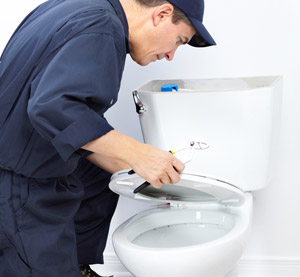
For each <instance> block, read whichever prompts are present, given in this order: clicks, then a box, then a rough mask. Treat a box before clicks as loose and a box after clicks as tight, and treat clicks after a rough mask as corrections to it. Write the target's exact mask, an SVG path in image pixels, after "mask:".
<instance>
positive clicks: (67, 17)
mask: <svg viewBox="0 0 300 277" xmlns="http://www.w3.org/2000/svg"><path fill="white" fill-rule="evenodd" d="M203 10H204V4H203V0H194V1H191V0H170V1H169V2H167V1H162V0H156V1H155V0H154V1H149V0H121V1H120V2H119V1H118V0H88V1H83V0H49V1H47V2H45V3H44V4H42V5H40V6H39V7H38V8H36V9H35V10H34V11H33V12H31V13H30V14H29V15H28V16H27V17H26V18H25V19H24V20H23V22H22V23H21V24H20V26H19V27H18V29H17V30H16V31H15V33H14V34H13V36H12V38H11V39H10V41H9V43H8V45H7V47H6V48H5V50H4V52H3V54H2V57H1V64H0V153H1V154H0V276H10V277H19V276H22V277H23V276H34V277H35V276H43V277H47V276H50V277H57V276H66V277H75V276H99V275H97V274H96V273H95V272H93V271H92V270H91V269H90V268H89V266H88V265H89V264H92V263H103V256H102V253H103V251H104V248H105V244H106V238H107V233H108V229H109V224H110V220H111V217H112V215H113V213H114V210H115V207H116V204H117V200H118V197H117V196H116V195H115V194H113V193H112V192H111V191H110V190H109V189H108V183H109V179H110V176H111V173H113V172H116V171H118V170H121V169H126V168H132V169H133V170H134V171H135V172H136V173H137V174H139V175H140V176H141V177H143V178H144V179H145V180H147V181H149V182H150V183H151V184H152V185H153V186H155V187H157V188H159V187H160V186H161V185H162V184H170V183H171V184H173V183H176V182H178V181H179V179H180V177H179V173H180V172H181V171H182V170H183V168H184V165H183V163H182V162H181V161H179V160H178V159H176V158H175V157H174V156H173V155H171V154H170V153H168V152H166V151H161V150H159V149H157V148H155V147H152V146H150V145H147V144H143V143H140V142H138V141H136V140H134V139H132V138H129V137H127V136H125V135H123V134H121V133H119V132H117V131H116V130H114V129H113V127H112V126H110V125H109V123H108V122H107V121H106V120H105V118H104V116H103V114H104V113H105V111H106V110H107V109H108V108H110V107H111V106H112V105H113V104H114V103H115V102H116V101H117V95H118V91H119V87H120V82H121V77H122V72H123V68H124V63H125V57H126V54H127V53H129V54H130V55H131V57H132V59H133V60H134V61H136V62H137V63H138V64H140V65H147V64H149V63H150V62H153V61H156V60H160V59H163V58H165V59H167V60H172V59H173V57H174V53H175V51H176V49H177V48H178V47H179V46H180V45H183V44H186V43H189V44H191V45H193V46H197V47H199V46H210V45H214V44H215V42H214V40H213V39H212V38H211V36H210V35H209V33H208V32H207V31H206V29H205V27H204V26H203V25H202V16H203ZM78 265H80V270H79V267H78Z"/></svg>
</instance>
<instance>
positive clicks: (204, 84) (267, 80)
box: [138, 76, 281, 93]
mask: <svg viewBox="0 0 300 277" xmlns="http://www.w3.org/2000/svg"><path fill="white" fill-rule="evenodd" d="M280 79H281V77H280V76H263V77H245V78H222V79H170V80H152V81H150V82H147V83H146V84H144V85H143V86H141V87H140V88H139V89H138V91H142V92H147V93H151V92H161V86H163V85H165V84H176V85H178V91H179V92H184V91H189V92H192V91H196V92H201V91H203V92H208V91H237V90H249V89H256V88H263V87H270V86H273V85H274V84H276V82H277V81H279V80H280ZM163 93H166V92H163Z"/></svg>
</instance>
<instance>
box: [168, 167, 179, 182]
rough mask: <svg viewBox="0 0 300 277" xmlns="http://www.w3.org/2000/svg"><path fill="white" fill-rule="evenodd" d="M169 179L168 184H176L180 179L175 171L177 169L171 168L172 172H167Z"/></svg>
mask: <svg viewBox="0 0 300 277" xmlns="http://www.w3.org/2000/svg"><path fill="white" fill-rule="evenodd" d="M169 179H170V184H176V183H178V182H179V180H180V175H179V174H178V173H177V171H175V170H173V171H172V172H170V173H169Z"/></svg>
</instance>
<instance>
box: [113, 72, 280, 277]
mask: <svg viewBox="0 0 300 277" xmlns="http://www.w3.org/2000/svg"><path fill="white" fill-rule="evenodd" d="M166 85H167V87H168V86H170V90H169V91H168V89H167V90H165V89H163V91H162V87H164V88H165V86H166ZM281 91H282V78H281V77H280V76H263V77H247V78H231V79H184V80H182V79H181V80H153V81H150V82H148V83H146V84H144V85H143V86H141V87H140V88H138V89H137V90H135V91H134V92H133V96H134V101H135V104H136V109H137V112H138V113H139V118H140V123H141V128H142V132H143V136H144V140H145V142H146V143H149V144H151V145H154V146H156V147H159V148H160V149H164V150H166V151H169V150H171V149H177V150H176V151H174V152H175V153H174V155H175V156H176V157H178V158H179V159H181V160H182V161H183V162H185V165H186V166H185V169H184V171H183V172H182V173H181V174H180V177H181V179H180V181H179V182H178V183H177V184H174V185H163V186H162V187H161V188H160V189H156V188H154V187H152V186H148V187H146V188H144V189H143V190H141V191H140V192H138V193H134V190H135V189H136V188H137V187H139V186H140V185H141V184H142V183H143V182H144V181H145V180H143V179H142V178H141V177H139V176H138V175H137V174H132V172H130V171H129V170H123V171H119V172H116V173H115V174H114V175H113V176H112V178H111V182H110V184H109V186H110V189H111V190H113V191H114V192H116V193H118V194H120V195H122V196H125V197H129V198H132V199H134V200H138V201H146V202H148V203H151V204H153V207H152V208H150V209H148V210H145V211H143V212H141V213H139V214H137V215H135V216H133V217H131V218H130V219H128V220H126V221H125V222H124V223H122V224H121V225H120V226H119V227H118V228H117V229H116V230H115V232H114V233H113V238H112V240H113V246H114V249H115V252H116V255H117V256H118V258H119V259H120V261H121V263H122V264H123V265H124V266H125V268H126V269H127V270H128V271H129V272H130V273H131V274H132V275H133V276H136V277H160V276H161V277H182V276H189V277H221V276H226V274H227V273H229V272H230V271H231V270H232V269H233V268H234V266H235V264H236V263H237V261H238V260H239V258H240V257H241V255H242V253H243V250H244V249H245V246H246V244H247V241H248V240H249V234H250V230H251V224H252V210H253V196H252V193H253V192H254V191H256V190H259V189H262V188H264V187H266V186H267V185H268V184H269V183H270V182H271V177H272V175H271V173H272V168H273V167H274V161H275V155H276V147H277V145H278V144H277V143H278V134H279V125H280V124H279V123H280V106H281Z"/></svg>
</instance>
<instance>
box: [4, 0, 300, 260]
mask: <svg viewBox="0 0 300 277" xmlns="http://www.w3.org/2000/svg"><path fill="white" fill-rule="evenodd" d="M40 2H41V1H38V0H27V1H21V0H11V1H10V2H8V1H5V2H4V1H1V3H0V11H1V17H0V35H1V39H0V50H2V49H3V47H4V45H5V43H6V41H7V40H8V38H9V36H10V34H11V33H12V32H13V30H14V29H15V28H16V26H17V24H18V22H19V21H20V20H21V19H22V17H23V16H24V15H26V13H27V12H29V11H30V10H31V8H33V7H34V6H35V5H36V4H38V3H40ZM205 25H206V27H207V28H208V30H209V31H210V33H211V34H212V35H213V37H214V38H215V40H216V41H217V43H218V46H216V47H210V48H205V49H196V48H192V47H189V46H185V47H182V49H179V50H178V52H177V54H176V56H175V59H174V61H173V62H171V63H169V62H165V61H162V62H156V63H154V64H151V65H149V66H148V67H140V66H138V65H136V64H135V63H133V62H132V60H131V59H130V58H129V57H128V60H127V63H126V67H125V72H124V78H123V82H122V86H121V90H120V95H119V101H118V103H117V104H116V105H115V106H114V107H113V108H112V109H111V110H110V111H109V112H108V113H107V118H108V119H109V120H110V122H111V123H112V124H113V125H114V126H115V128H116V129H117V130H119V131H122V132H124V133H125V134H127V135H130V136H132V137H134V138H136V139H138V140H142V136H141V132H140V127H139V122H138V117H137V114H136V113H135V107H134V104H133V101H132V96H131V91H132V90H133V89H135V88H136V87H138V86H140V85H141V84H143V83H144V82H146V81H148V80H150V79H164V78H166V79H167V78H215V77H241V76H257V75H273V74H274V75H275V74H276V75H283V76H284V91H283V114H282V119H283V120H282V134H281V140H280V144H279V145H278V151H279V159H278V163H277V164H278V166H277V170H276V171H274V175H273V176H274V178H273V183H272V185H271V186H269V187H267V188H266V189H264V190H263V191H260V192H257V193H255V210H254V226H253V231H252V237H251V240H250V241H249V246H248V248H247V250H246V252H245V255H244V258H249V257H250V258H256V257H265V258H267V257H268V258H269V257H271V258H274V259H279V260H280V259H282V260H284V259H290V260H300V239H299V234H300V201H299V198H300V108H299V106H300V78H299V75H300V53H299V51H300V1H298V0H227V1H223V0H209V1H208V0H206V14H205ZM144 207H145V205H144V204H143V203H135V202H133V201H131V200H127V199H123V198H121V200H120V203H119V207H118V210H117V212H116V214H115V217H114V220H113V223H112V228H111V229H112V230H113V229H114V228H115V227H116V226H117V225H118V224H120V223H121V222H122V221H123V220H125V219H126V218H128V216H130V215H132V214H135V213H136V212H138V211H139V210H141V209H143V208H144ZM106 254H107V255H108V256H109V255H112V254H113V249H112V246H111V243H110V242H109V243H108V245H107V249H106Z"/></svg>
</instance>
